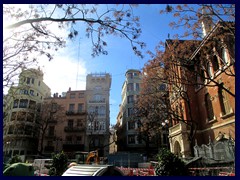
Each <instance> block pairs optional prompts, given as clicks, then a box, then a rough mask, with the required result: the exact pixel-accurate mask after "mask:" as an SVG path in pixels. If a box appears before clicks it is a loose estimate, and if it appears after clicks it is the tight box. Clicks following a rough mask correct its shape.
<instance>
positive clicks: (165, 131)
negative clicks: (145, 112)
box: [162, 119, 169, 147]
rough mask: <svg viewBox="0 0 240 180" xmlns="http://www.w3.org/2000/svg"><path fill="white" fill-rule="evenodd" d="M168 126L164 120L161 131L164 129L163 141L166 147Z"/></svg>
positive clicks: (167, 122)
mask: <svg viewBox="0 0 240 180" xmlns="http://www.w3.org/2000/svg"><path fill="white" fill-rule="evenodd" d="M168 124H169V120H167V119H166V120H165V121H164V122H162V129H163V128H164V134H165V136H164V140H165V143H166V147H168V144H169V143H168V132H167V131H168Z"/></svg>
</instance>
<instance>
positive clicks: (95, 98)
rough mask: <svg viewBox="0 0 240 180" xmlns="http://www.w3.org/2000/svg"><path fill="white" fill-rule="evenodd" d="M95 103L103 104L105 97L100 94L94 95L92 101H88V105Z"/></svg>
mask: <svg viewBox="0 0 240 180" xmlns="http://www.w3.org/2000/svg"><path fill="white" fill-rule="evenodd" d="M95 102H99V103H100V102H101V103H105V96H103V95H101V94H95V95H94V96H93V98H92V100H89V103H95Z"/></svg>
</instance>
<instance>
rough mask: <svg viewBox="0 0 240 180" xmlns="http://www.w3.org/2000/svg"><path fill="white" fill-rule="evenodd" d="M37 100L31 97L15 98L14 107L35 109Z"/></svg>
mask: <svg viewBox="0 0 240 180" xmlns="http://www.w3.org/2000/svg"><path fill="white" fill-rule="evenodd" d="M35 107H36V101H32V100H29V99H15V100H14V102H13V108H30V109H35Z"/></svg>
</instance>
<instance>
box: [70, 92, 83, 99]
mask: <svg viewBox="0 0 240 180" xmlns="http://www.w3.org/2000/svg"><path fill="white" fill-rule="evenodd" d="M76 97H77V96H76V93H70V99H75V98H76ZM78 98H84V93H78Z"/></svg>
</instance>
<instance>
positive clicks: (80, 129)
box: [64, 126, 85, 132]
mask: <svg viewBox="0 0 240 180" xmlns="http://www.w3.org/2000/svg"><path fill="white" fill-rule="evenodd" d="M84 130H85V128H84V127H71V126H66V127H64V131H65V132H83V131H84Z"/></svg>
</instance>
